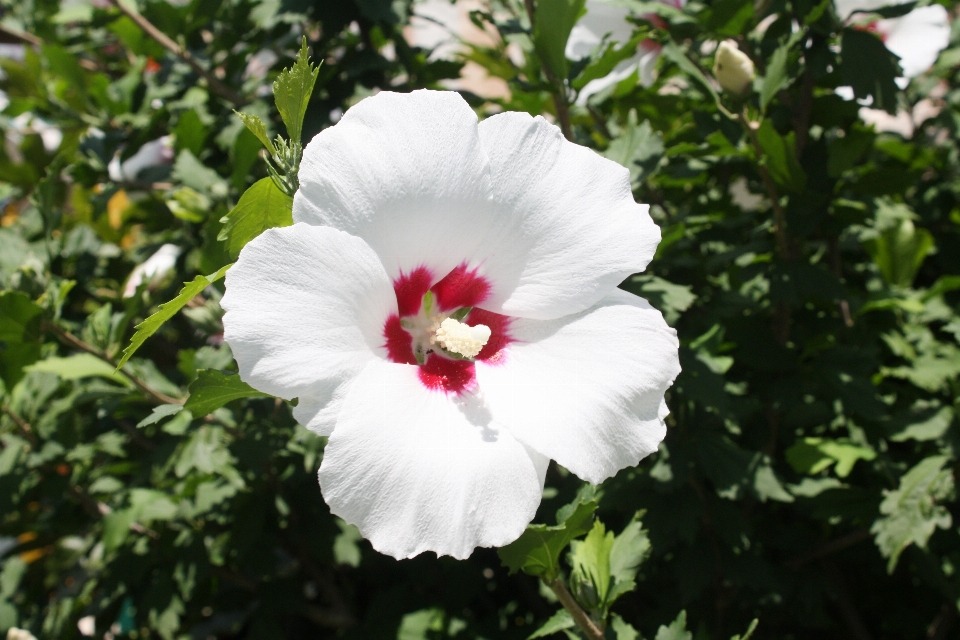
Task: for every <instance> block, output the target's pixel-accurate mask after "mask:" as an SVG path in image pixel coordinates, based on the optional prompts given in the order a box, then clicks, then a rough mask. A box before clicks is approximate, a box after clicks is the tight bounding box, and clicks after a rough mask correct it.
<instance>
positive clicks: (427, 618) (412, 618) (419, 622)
mask: <svg viewBox="0 0 960 640" xmlns="http://www.w3.org/2000/svg"><path fill="white" fill-rule="evenodd" d="M444 617H445V616H444V613H443V609H440V608H438V607H433V608H431V609H421V610H420V611H414V612H413V613H408V614H407V615H405V616H403V619H402V620H401V621H400V628H399V629H397V640H427V639H428V638H432V637H433V634H431V633H430V632H431V631H432V632H439V631H443V622H444Z"/></svg>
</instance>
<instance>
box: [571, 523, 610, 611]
mask: <svg viewBox="0 0 960 640" xmlns="http://www.w3.org/2000/svg"><path fill="white" fill-rule="evenodd" d="M612 547H613V532H612V531H610V532H608V531H607V529H606V527H604V525H603V523H602V522H600V521H599V520H596V521H594V523H593V528H592V529H590V533H588V534H587V537H586V538H584V539H583V540H579V541H574V542H572V543H571V544H570V556H569V559H570V566H572V567H573V574H572V576H571V583H572V584H573V587H574V592H575V593H576V595H577V596H578V600H580V602H581V603H583V604H584V606H586V607H587V609H588V610H595V609H599V608H601V607H603V606H604V605H605V603H606V601H607V593H608V592H609V591H610V550H611V548H612Z"/></svg>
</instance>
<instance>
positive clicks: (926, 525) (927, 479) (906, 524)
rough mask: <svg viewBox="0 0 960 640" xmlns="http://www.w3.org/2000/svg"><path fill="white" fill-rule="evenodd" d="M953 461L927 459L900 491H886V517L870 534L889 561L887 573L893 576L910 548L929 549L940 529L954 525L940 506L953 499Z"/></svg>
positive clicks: (902, 482) (883, 508) (883, 511)
mask: <svg viewBox="0 0 960 640" xmlns="http://www.w3.org/2000/svg"><path fill="white" fill-rule="evenodd" d="M949 462H950V458H948V457H947V456H931V457H929V458H926V459H925V460H922V461H921V462H920V463H919V464H917V465H916V466H915V467H913V468H912V469H910V471H907V472H906V473H905V474H903V477H901V478H900V486H899V487H898V488H897V489H896V490H894V491H884V496H885V497H884V499H883V502H882V503H880V513H881V514H882V516H883V517H881V518H878V519H877V521H876V522H874V523H873V526H872V527H870V532H871V533H872V534H874V536H875V541H876V543H877V547H879V548H880V553H882V554H883V555H884V557H886V558H888V562H887V573H893V570H894V568H896V566H897V560H899V558H900V554H901V553H903V550H904V549H906V548H907V547H908V546H910V545H911V544H915V545H917V546H918V547H921V548H922V547H926V545H927V541H928V540H929V539H930V536H932V535H933V532H934V531H935V530H936V529H937V528H940V529H948V528H950V526H951V525H952V523H953V520H952V518H951V516H950V512H949V511H947V509H946V508H945V507H944V506H942V505H940V504H938V503H939V502H941V501H944V500H948V499H951V498H952V497H953V487H954V480H953V472H952V471H951V469H950V468H949V467H947V465H948V463H949ZM944 467H947V468H944Z"/></svg>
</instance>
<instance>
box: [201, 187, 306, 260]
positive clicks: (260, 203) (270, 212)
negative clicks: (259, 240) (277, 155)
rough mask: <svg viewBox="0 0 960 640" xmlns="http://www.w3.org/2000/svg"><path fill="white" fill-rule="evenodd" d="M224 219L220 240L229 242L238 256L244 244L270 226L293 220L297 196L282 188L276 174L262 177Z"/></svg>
mask: <svg viewBox="0 0 960 640" xmlns="http://www.w3.org/2000/svg"><path fill="white" fill-rule="evenodd" d="M220 222H221V223H222V224H223V228H222V229H220V233H219V234H218V235H217V240H220V241H221V242H226V243H227V249H228V250H229V251H230V255H232V256H237V255H239V254H240V250H241V249H243V247H244V245H246V244H247V243H248V242H250V241H251V240H253V239H254V238H256V237H257V236H258V235H260V234H261V233H263V232H264V231H266V230H267V229H271V228H273V227H289V226H290V225H292V224H293V198H291V197H290V196H288V195H287V194H285V193H284V192H283V191H281V190H280V188H279V187H277V185H276V183H275V182H274V181H273V179H272V178H261V179H260V180H257V181H256V182H255V183H253V185H252V186H251V187H250V188H249V189H247V190H246V191H245V192H244V193H243V195H242V196H240V201H239V202H238V203H237V206H235V207H234V208H233V209H231V210H230V213H228V214H227V215H225V216H224V217H223V218H221V219H220Z"/></svg>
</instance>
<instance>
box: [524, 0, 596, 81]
mask: <svg viewBox="0 0 960 640" xmlns="http://www.w3.org/2000/svg"><path fill="white" fill-rule="evenodd" d="M585 5H586V0H540V1H539V2H537V10H536V13H535V14H534V18H533V46H534V48H535V49H536V51H537V55H539V56H540V60H541V61H542V62H543V65H544V66H545V67H546V68H547V69H549V70H550V73H552V74H553V75H554V77H555V78H557V80H559V81H561V82H562V81H563V80H565V79H566V77H567V73H568V70H569V63H568V62H567V56H566V54H565V53H564V52H565V50H566V47H567V38H569V37H570V31H571V30H572V29H573V25H575V24H576V23H577V20H578V19H579V18H580V16H581V15H582V13H583V11H584V6H585Z"/></svg>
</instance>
